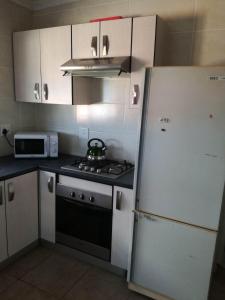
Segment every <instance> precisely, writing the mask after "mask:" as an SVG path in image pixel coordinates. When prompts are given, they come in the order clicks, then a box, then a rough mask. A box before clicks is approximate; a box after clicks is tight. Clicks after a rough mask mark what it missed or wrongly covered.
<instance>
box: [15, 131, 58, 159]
mask: <svg viewBox="0 0 225 300" xmlns="http://www.w3.org/2000/svg"><path fill="white" fill-rule="evenodd" d="M14 155H15V157H16V158H32V157H33V158H39V157H40V158H41V157H58V134H57V133H56V132H21V133H16V134H15V135H14Z"/></svg>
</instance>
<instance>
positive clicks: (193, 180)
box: [138, 67, 225, 230]
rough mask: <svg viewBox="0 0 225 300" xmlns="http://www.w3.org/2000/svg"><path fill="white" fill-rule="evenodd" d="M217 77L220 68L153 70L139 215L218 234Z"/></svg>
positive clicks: (221, 167) (220, 101)
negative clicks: (168, 220)
mask: <svg viewBox="0 0 225 300" xmlns="http://www.w3.org/2000/svg"><path fill="white" fill-rule="evenodd" d="M223 74H224V79H225V68H222V67H218V68H207V67H204V68H201V67H185V68H184V67H179V68H178V67H166V68H153V70H152V75H151V85H150V89H149V94H150V95H149V99H148V101H147V102H148V103H147V107H146V109H145V112H146V115H145V123H144V128H143V131H144V138H143V144H142V150H141V156H140V157H141V169H140V176H139V191H138V199H139V200H140V202H139V209H140V210H142V211H147V212H151V213H153V214H156V215H160V216H166V217H168V218H171V219H176V220H177V219H178V220H180V221H182V222H185V223H191V224H194V225H199V226H202V227H206V228H210V229H214V230H217V229H218V223H219V216H220V209H221V202H222V197H223V190H224V181H225V134H224V129H225V117H224V116H225V80H222V75H223ZM217 75H220V77H219V79H218V80H217V79H216V78H217V77H216V76H217Z"/></svg>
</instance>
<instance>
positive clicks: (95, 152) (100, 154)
mask: <svg viewBox="0 0 225 300" xmlns="http://www.w3.org/2000/svg"><path fill="white" fill-rule="evenodd" d="M94 142H95V143H94ZM93 143H94V145H93ZM99 143H100V145H99ZM106 150H107V147H106V145H105V143H104V142H103V141H102V140H100V139H97V138H94V139H91V140H89V141H88V151H87V159H88V160H91V161H99V160H104V159H106Z"/></svg>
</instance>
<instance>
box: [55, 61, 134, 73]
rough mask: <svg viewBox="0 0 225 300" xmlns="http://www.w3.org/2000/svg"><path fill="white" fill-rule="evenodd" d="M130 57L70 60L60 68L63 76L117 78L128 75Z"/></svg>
mask: <svg viewBox="0 0 225 300" xmlns="http://www.w3.org/2000/svg"><path fill="white" fill-rule="evenodd" d="M130 68H131V57H130V56H128V57H113V58H99V59H71V60H69V61H68V62H66V63H65V64H63V65H62V66H61V67H60V70H61V71H64V76H66V75H72V76H78V77H79V76H80V77H97V78H104V77H118V76H120V75H121V74H122V73H130Z"/></svg>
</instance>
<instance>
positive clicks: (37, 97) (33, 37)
mask: <svg viewBox="0 0 225 300" xmlns="http://www.w3.org/2000/svg"><path fill="white" fill-rule="evenodd" d="M13 51H14V76H15V93H16V101H21V102H41V70H40V63H41V61H40V31H39V30H30V31H23V32H16V33H14V35H13Z"/></svg>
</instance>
